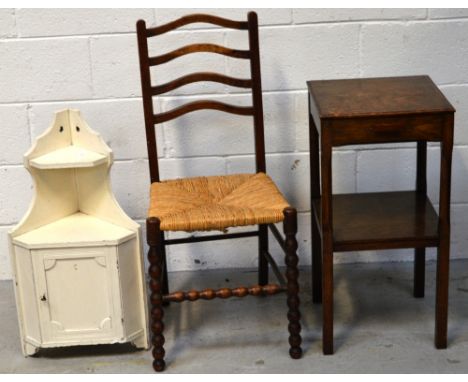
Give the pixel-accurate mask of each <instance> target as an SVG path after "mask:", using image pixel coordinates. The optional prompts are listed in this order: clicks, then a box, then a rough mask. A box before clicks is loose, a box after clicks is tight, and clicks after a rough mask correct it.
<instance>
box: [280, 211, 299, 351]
mask: <svg viewBox="0 0 468 382" xmlns="http://www.w3.org/2000/svg"><path fill="white" fill-rule="evenodd" d="M283 214H284V222H283V229H284V234H285V236H286V238H285V242H284V243H285V254H286V257H285V261H286V267H287V269H286V278H287V295H288V297H287V302H288V308H289V311H288V320H289V325H288V330H289V345H290V349H289V355H290V356H291V358H294V359H298V358H301V356H302V349H301V342H302V338H301V323H300V319H301V313H300V311H299V303H300V301H299V283H298V276H299V271H298V269H297V263H298V262H299V258H298V257H297V240H296V233H297V212H296V209H295V208H292V207H287V208H285V209H284V211H283Z"/></svg>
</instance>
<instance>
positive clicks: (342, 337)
mask: <svg viewBox="0 0 468 382" xmlns="http://www.w3.org/2000/svg"><path fill="white" fill-rule="evenodd" d="M301 271H302V273H301V287H302V291H301V297H302V305H301V310H302V313H303V320H302V323H303V332H302V334H303V339H304V342H303V349H304V357H303V358H302V359H301V360H292V359H290V358H289V356H288V345H287V337H288V334H287V320H286V304H285V295H282V294H280V295H277V296H274V297H269V298H258V297H246V298H244V299H235V298H234V299H230V300H215V301H198V302H195V303H187V302H186V303H182V304H172V305H171V306H170V307H169V308H168V309H167V312H166V317H165V323H166V332H165V335H166V346H165V347H166V362H167V371H166V372H167V373H466V372H468V261H467V260H464V261H463V260H458V261H452V267H451V283H450V315H449V347H448V349H446V350H436V349H435V348H434V345H433V333H434V292H435V263H432V262H431V263H428V265H427V279H426V297H425V298H424V299H415V298H413V297H412V295H411V291H412V264H411V263H380V264H348V265H336V266H335V354H334V355H332V356H324V355H322V352H321V308H320V306H319V305H313V304H312V302H311V296H310V272H309V268H306V269H301ZM170 278H171V284H172V286H173V288H174V289H180V288H185V289H190V288H192V287H194V288H204V287H222V286H233V285H245V284H252V283H255V281H256V277H255V272H253V271H250V272H249V271H245V270H237V271H236V270H228V271H219V270H216V271H205V272H198V273H195V272H177V273H172V274H170ZM0 372H3V373H5V372H7V373H20V372H22V373H151V372H152V368H151V352H150V351H141V350H135V349H133V348H132V346H129V345H128V346H127V345H106V346H84V347H73V348H64V349H58V350H56V349H53V350H48V351H44V352H43V353H42V354H40V356H38V357H29V358H24V357H23V356H22V354H21V351H20V343H19V334H18V324H17V318H16V308H15V302H14V295H13V286H12V283H11V282H9V281H2V282H0Z"/></svg>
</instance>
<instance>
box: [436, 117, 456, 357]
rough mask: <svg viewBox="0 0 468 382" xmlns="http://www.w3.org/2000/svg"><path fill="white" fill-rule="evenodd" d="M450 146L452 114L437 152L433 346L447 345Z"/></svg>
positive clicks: (443, 346) (451, 141) (451, 142)
mask: <svg viewBox="0 0 468 382" xmlns="http://www.w3.org/2000/svg"><path fill="white" fill-rule="evenodd" d="M452 147H453V115H449V116H447V117H446V121H445V126H444V136H443V141H442V143H441V153H440V167H441V168H440V201H439V240H440V242H439V247H438V249H437V281H436V320H435V346H436V348H437V349H445V348H446V347H447V321H448V289H449V260H450V182H451V168H452Z"/></svg>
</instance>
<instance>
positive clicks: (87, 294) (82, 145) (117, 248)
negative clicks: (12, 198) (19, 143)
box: [9, 110, 148, 355]
mask: <svg viewBox="0 0 468 382" xmlns="http://www.w3.org/2000/svg"><path fill="white" fill-rule="evenodd" d="M112 162H113V157H112V152H111V150H110V148H109V147H108V146H107V145H106V144H105V142H104V141H103V140H102V138H101V137H100V136H99V134H97V133H95V132H94V131H92V130H91V129H90V128H89V126H88V125H87V124H86V122H85V121H84V120H83V119H82V118H81V116H80V113H79V111H77V110H64V111H60V112H58V113H56V114H55V120H54V122H53V123H52V125H51V126H50V127H49V129H47V130H46V132H45V133H44V134H42V135H41V136H40V137H38V138H37V140H36V141H35V143H34V144H33V146H32V148H31V149H30V150H29V151H28V152H27V153H26V154H25V156H24V165H25V167H26V168H27V170H28V171H29V172H30V173H31V176H32V177H33V179H34V184H35V195H34V199H33V201H32V203H31V206H30V208H29V210H28V212H27V213H26V215H25V217H24V218H23V219H22V220H21V222H20V223H19V224H18V225H17V226H16V227H15V228H14V229H13V230H12V231H11V232H10V234H9V239H10V240H9V243H10V255H11V261H12V269H13V273H14V282H15V296H16V304H17V309H18V319H19V326H20V335H21V343H22V349H23V353H24V354H25V355H32V354H34V353H36V352H37V351H38V350H39V349H40V348H49V347H59V346H74V345H90V344H109V343H123V342H132V343H133V344H134V345H135V346H137V347H139V348H148V337H147V322H148V319H147V317H148V313H147V304H146V293H145V277H144V262H143V258H142V242H141V232H140V227H139V225H138V224H137V223H135V222H134V221H132V220H131V219H130V218H129V217H128V216H127V215H126V214H125V213H124V211H123V210H122V209H121V208H120V206H119V205H118V203H117V201H116V200H115V198H114V196H113V194H112V191H111V188H110V181H109V170H110V167H111V165H112Z"/></svg>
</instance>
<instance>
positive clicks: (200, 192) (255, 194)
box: [148, 173, 289, 231]
mask: <svg viewBox="0 0 468 382" xmlns="http://www.w3.org/2000/svg"><path fill="white" fill-rule="evenodd" d="M150 198H151V201H150V208H149V212H148V217H157V218H159V220H160V221H161V230H163V231H210V230H220V231H222V230H225V229H226V228H227V227H234V226H246V225H253V224H269V223H277V222H280V221H282V220H283V219H284V214H283V210H284V209H285V208H286V207H288V206H289V204H288V203H287V202H286V200H285V199H284V197H283V195H282V194H281V192H280V191H279V190H278V188H277V187H276V185H275V184H274V183H273V181H272V180H271V179H270V177H269V176H268V175H266V174H264V173H257V174H237V175H227V176H209V177H197V178H185V179H175V180H167V181H163V182H154V183H153V184H152V185H151V197H150Z"/></svg>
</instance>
